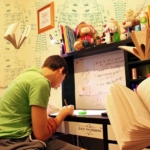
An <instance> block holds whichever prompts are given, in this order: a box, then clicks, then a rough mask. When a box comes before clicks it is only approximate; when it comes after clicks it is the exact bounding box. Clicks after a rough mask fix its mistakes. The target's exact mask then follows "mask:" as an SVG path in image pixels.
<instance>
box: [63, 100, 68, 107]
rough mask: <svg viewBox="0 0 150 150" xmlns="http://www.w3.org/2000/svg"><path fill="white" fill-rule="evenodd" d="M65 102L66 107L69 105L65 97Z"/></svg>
mask: <svg viewBox="0 0 150 150" xmlns="http://www.w3.org/2000/svg"><path fill="white" fill-rule="evenodd" d="M64 103H65V105H66V107H68V104H67V101H66V100H65V99H64Z"/></svg>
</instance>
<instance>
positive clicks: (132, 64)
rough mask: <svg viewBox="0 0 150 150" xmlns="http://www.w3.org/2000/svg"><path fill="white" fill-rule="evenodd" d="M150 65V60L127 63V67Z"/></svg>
mask: <svg viewBox="0 0 150 150" xmlns="http://www.w3.org/2000/svg"><path fill="white" fill-rule="evenodd" d="M147 64H149V65H150V59H148V60H138V61H133V62H129V63H128V65H129V66H134V65H147Z"/></svg>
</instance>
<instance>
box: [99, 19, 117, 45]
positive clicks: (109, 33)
mask: <svg viewBox="0 0 150 150" xmlns="http://www.w3.org/2000/svg"><path fill="white" fill-rule="evenodd" d="M116 30H117V31H118V32H119V33H120V26H119V24H118V22H117V21H116V20H115V19H113V18H111V19H110V20H108V21H107V22H106V23H105V24H104V25H103V33H102V36H101V40H102V41H101V42H102V43H111V42H114V32H115V31H116Z"/></svg>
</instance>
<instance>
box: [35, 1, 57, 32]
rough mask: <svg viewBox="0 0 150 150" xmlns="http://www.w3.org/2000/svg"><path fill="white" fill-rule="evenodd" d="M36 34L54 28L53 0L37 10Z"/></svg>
mask: <svg viewBox="0 0 150 150" xmlns="http://www.w3.org/2000/svg"><path fill="white" fill-rule="evenodd" d="M37 18H38V34H40V33H42V32H45V31H47V30H49V29H52V28H54V2H51V3H50V4H48V5H46V6H44V7H42V8H40V9H39V10H38V11H37Z"/></svg>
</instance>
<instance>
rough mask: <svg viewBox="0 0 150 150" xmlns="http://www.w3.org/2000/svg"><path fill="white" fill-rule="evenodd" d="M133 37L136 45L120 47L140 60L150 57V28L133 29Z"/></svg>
mask: <svg viewBox="0 0 150 150" xmlns="http://www.w3.org/2000/svg"><path fill="white" fill-rule="evenodd" d="M130 36H131V39H132V41H133V43H134V45H135V47H133V46H119V48H120V49H123V50H126V51H128V52H130V53H132V54H133V55H135V56H136V57H138V58H139V59H140V60H147V59H149V58H150V42H149V41H150V28H147V29H146V30H142V31H133V32H131V33H130Z"/></svg>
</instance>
